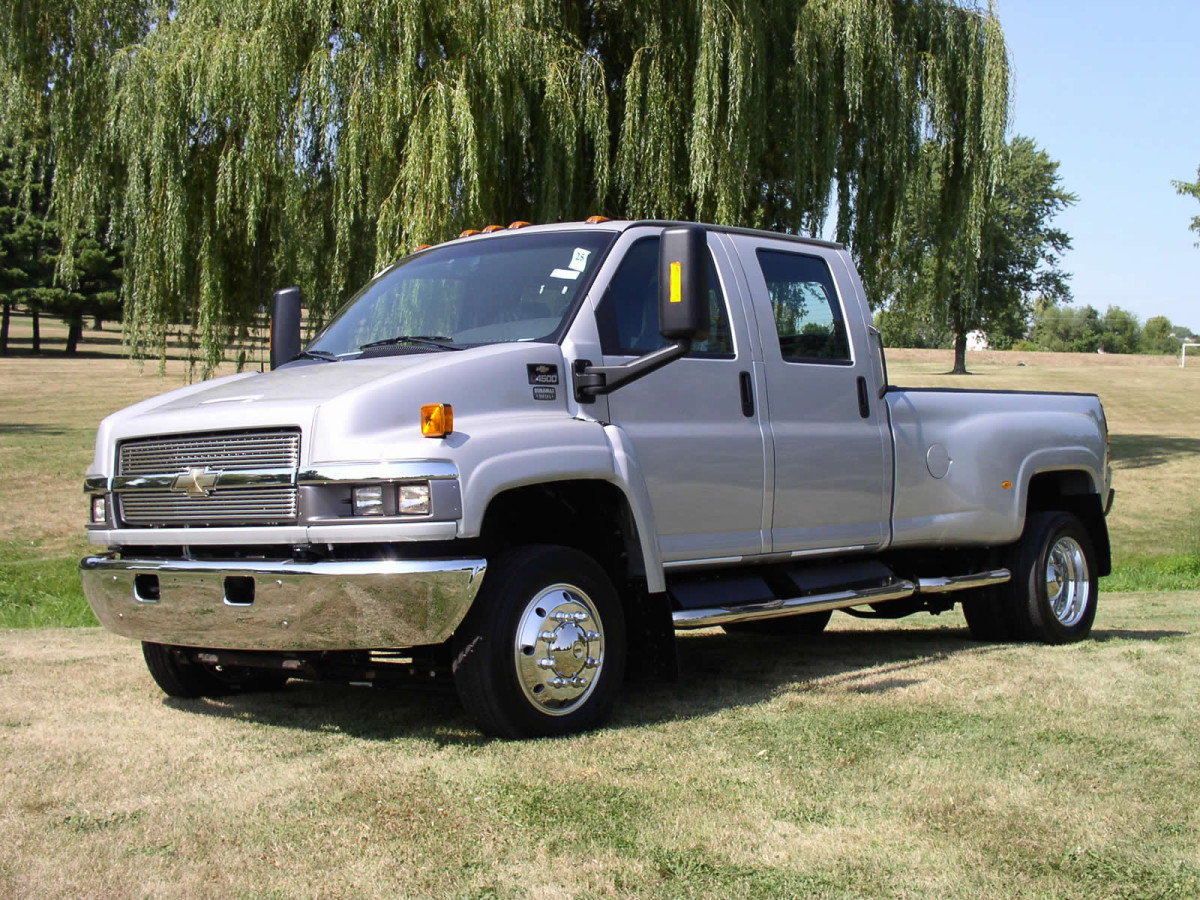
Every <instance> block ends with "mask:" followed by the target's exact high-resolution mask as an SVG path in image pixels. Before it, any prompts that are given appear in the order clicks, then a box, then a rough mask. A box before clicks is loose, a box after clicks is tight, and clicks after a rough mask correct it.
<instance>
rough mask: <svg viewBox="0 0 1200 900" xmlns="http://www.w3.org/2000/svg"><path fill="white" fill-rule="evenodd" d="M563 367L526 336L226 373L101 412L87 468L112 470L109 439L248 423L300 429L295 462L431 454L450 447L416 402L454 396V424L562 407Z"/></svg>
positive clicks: (553, 348)
mask: <svg viewBox="0 0 1200 900" xmlns="http://www.w3.org/2000/svg"><path fill="white" fill-rule="evenodd" d="M530 366H535V367H542V366H546V367H550V371H552V375H551V376H550V377H551V380H552V381H553V382H554V383H555V384H556V385H557V387H556V390H555V391H554V397H553V399H552V400H547V399H546V398H547V396H548V393H547V392H546V391H545V390H541V391H540V396H538V397H535V396H534V392H533V390H532V383H531V382H532V378H531V376H530V368H529V367H530ZM562 375H563V357H562V350H561V348H559V347H558V346H557V345H555V344H541V343H532V342H523V343H513V344H493V345H490V346H485V347H476V348H472V349H469V350H462V351H440V352H430V353H417V354H408V355H399V356H388V357H378V358H374V359H364V360H346V361H343V362H328V363H326V362H314V363H312V364H307V365H292V366H288V367H285V368H281V369H276V370H275V371H273V372H268V373H258V372H247V373H241V374H238V375H230V376H227V377H224V378H217V379H213V380H212V381H207V382H202V383H200V384H195V385H189V386H188V387H184V388H180V389H178V390H175V391H170V392H169V393H166V394H162V395H160V396H158V397H152V398H150V399H149V400H145V401H143V402H141V403H138V404H135V405H134V406H131V407H128V408H127V409H123V410H121V411H119V412H117V413H114V414H113V415H111V416H109V417H108V418H106V419H105V420H104V421H103V422H101V423H100V429H99V432H98V434H97V438H96V455H95V458H94V459H93V463H92V466H91V468H90V469H89V474H92V475H111V474H114V472H113V469H114V464H115V463H114V460H113V458H112V454H113V448H115V446H116V444H117V443H118V442H120V441H123V440H128V439H131V438H139V437H148V436H152V435H176V434H197V433H203V432H214V431H238V430H246V429H272V428H299V429H300V430H301V431H302V433H303V438H302V440H301V464H302V465H311V464H316V463H328V462H351V461H362V460H372V461H378V460H388V459H391V460H395V459H411V458H430V457H431V456H432V455H439V453H438V451H440V450H444V449H447V448H446V446H445V443H444V442H438V441H432V440H430V439H428V438H423V437H422V436H421V434H420V424H419V423H420V407H421V406H422V405H423V404H427V403H449V404H451V405H453V406H454V412H455V430H456V431H460V430H462V429H463V428H464V427H465V426H468V425H469V424H470V422H471V420H472V418H473V417H474V416H495V415H506V414H507V415H512V414H523V415H533V416H544V415H551V414H553V415H563V414H564V413H565V412H566V397H565V386H564V383H565V378H563V377H562ZM548 384H549V382H547V381H542V382H541V386H542V387H545V386H547V385H548ZM318 421H319V422H320V425H319V427H318Z"/></svg>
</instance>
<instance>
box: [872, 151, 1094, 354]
mask: <svg viewBox="0 0 1200 900" xmlns="http://www.w3.org/2000/svg"><path fill="white" fill-rule="evenodd" d="M940 194H941V192H940V190H939V189H938V187H937V176H936V174H935V175H934V176H933V177H932V178H931V179H930V180H929V181H926V182H916V183H915V184H914V185H913V187H912V188H911V189H910V192H909V195H908V203H907V208H906V212H905V216H904V218H903V226H902V230H903V231H904V234H903V236H902V237H901V240H900V242H899V245H900V249H899V250H898V252H897V254H896V256H894V257H893V258H892V261H891V268H892V272H891V274H892V288H893V293H892V296H891V302H890V303H889V309H888V313H889V317H891V316H894V317H895V319H894V320H893V321H895V322H896V323H899V322H905V323H906V325H905V327H906V328H907V329H908V330H909V331H910V332H911V331H912V330H913V329H914V328H923V329H924V330H925V331H926V332H929V331H935V332H936V331H937V330H939V329H940V330H942V331H948V332H949V333H950V334H952V335H953V339H954V372H955V373H958V374H964V373H965V372H966V371H967V368H966V349H967V335H968V334H969V333H970V332H972V331H975V330H982V331H984V332H985V333H986V334H987V336H988V341H989V343H990V344H992V345H993V346H997V347H1008V346H1011V345H1012V343H1013V341H1015V340H1017V339H1020V338H1021V337H1023V336H1024V334H1025V332H1026V330H1027V329H1028V327H1029V318H1030V316H1031V314H1032V313H1033V307H1034V302H1035V301H1038V302H1040V303H1042V304H1043V305H1053V304H1056V303H1060V302H1065V301H1069V300H1070V297H1071V291H1070V288H1069V286H1068V284H1067V280H1068V278H1069V277H1070V276H1069V275H1068V273H1066V272H1064V271H1063V270H1062V269H1061V268H1060V266H1059V263H1060V260H1061V256H1062V254H1063V252H1064V251H1066V250H1067V249H1069V248H1070V246H1071V239H1070V237H1069V236H1068V235H1067V233H1066V232H1065V231H1063V230H1062V229H1059V228H1055V227H1053V226H1052V225H1051V220H1052V219H1053V218H1054V217H1055V216H1056V215H1057V214H1058V213H1059V212H1060V211H1061V210H1063V209H1064V208H1066V207H1067V206H1069V205H1071V204H1073V203H1074V202H1075V201H1076V197H1075V195H1074V194H1072V193H1069V192H1067V191H1065V190H1063V188H1062V185H1061V179H1060V177H1059V174H1058V162H1056V161H1055V160H1053V159H1051V158H1050V156H1049V155H1048V154H1047V153H1046V152H1045V151H1044V150H1041V149H1039V148H1038V147H1037V145H1036V144H1034V142H1033V141H1032V140H1031V139H1029V138H1027V137H1022V136H1020V135H1018V136H1016V137H1014V138H1013V139H1012V141H1011V142H1010V143H1009V145H1008V153H1007V155H1006V157H1005V159H1004V164H1003V166H1002V168H1001V173H1000V179H999V181H998V183H997V184H996V187H995V189H994V190H993V191H992V192H991V193H990V196H989V197H988V200H987V203H986V204H985V206H984V218H983V224H982V229H981V241H980V245H979V247H978V250H976V248H975V247H973V246H972V245H971V244H969V243H968V242H965V241H960V242H958V243H956V244H955V251H956V252H955V253H953V254H952V255H950V256H949V258H947V256H946V255H945V253H944V252H943V249H942V248H941V247H939V246H937V244H936V242H937V240H938V238H937V229H936V226H935V224H934V223H935V222H936V220H937V217H938V216H939V214H940V206H939V200H938V198H939V196H940ZM906 273H911V274H906Z"/></svg>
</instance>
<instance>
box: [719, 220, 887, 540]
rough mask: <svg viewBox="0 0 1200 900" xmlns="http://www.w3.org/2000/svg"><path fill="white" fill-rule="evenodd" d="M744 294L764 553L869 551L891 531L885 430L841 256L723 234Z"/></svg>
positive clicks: (863, 327) (862, 319)
mask: <svg viewBox="0 0 1200 900" xmlns="http://www.w3.org/2000/svg"><path fill="white" fill-rule="evenodd" d="M727 240H728V241H729V243H730V244H731V245H732V246H733V247H734V248H735V251H736V253H737V256H738V258H739V260H740V262H741V265H742V269H743V272H744V273H745V277H746V283H747V285H748V290H749V292H750V294H751V296H752V298H753V302H752V309H753V312H754V317H755V318H756V320H757V322H756V327H757V330H758V336H759V341H760V343H761V345H762V354H763V369H764V373H765V379H766V389H767V390H766V392H767V409H768V416H767V420H768V425H767V428H768V441H769V449H770V452H771V453H772V455H773V460H774V466H773V470H774V485H773V487H774V494H773V496H774V503H773V507H772V512H771V523H770V529H771V530H770V549H771V550H772V551H774V552H789V551H790V552H791V553H793V554H795V555H803V554H806V553H820V552H823V551H836V550H858V549H873V548H876V547H879V546H881V545H882V544H884V543H886V542H887V541H888V539H889V537H890V523H889V517H890V511H891V510H890V507H891V481H892V476H891V470H890V465H891V438H890V432H889V430H888V422H887V409H886V405H885V404H884V403H883V401H881V400H879V399H878V398H877V397H876V396H875V392H874V391H873V390H872V389H871V387H872V385H873V384H874V381H875V379H874V377H873V376H872V371H871V366H872V357H871V354H870V348H869V345H868V343H867V341H868V333H867V324H868V323H867V321H866V315H865V313H864V311H863V305H862V303H861V300H860V298H859V296H858V294H857V293H856V290H855V285H854V280H853V277H852V274H851V271H850V270H849V268H848V262H847V260H846V258H845V256H844V254H843V253H841V252H840V251H838V250H836V249H833V248H830V247H826V246H823V245H819V244H805V243H801V242H797V241H786V240H774V239H771V238H767V237H758V236H752V235H744V234H732V235H729V236H728V237H727Z"/></svg>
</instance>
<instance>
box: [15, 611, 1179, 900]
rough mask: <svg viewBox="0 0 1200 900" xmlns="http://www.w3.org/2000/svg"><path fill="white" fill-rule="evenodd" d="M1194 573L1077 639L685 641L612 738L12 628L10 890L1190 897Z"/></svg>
mask: <svg viewBox="0 0 1200 900" xmlns="http://www.w3.org/2000/svg"><path fill="white" fill-rule="evenodd" d="M1198 635H1200V593H1197V592H1190V593H1188V592H1181V593H1174V594H1137V595H1133V594H1123V595H1108V596H1106V597H1105V598H1104V599H1103V601H1102V605H1101V611H1100V616H1099V618H1098V620H1097V625H1096V632H1095V639H1094V640H1092V641H1088V642H1085V643H1082V644H1077V645H1072V646H1068V647H1043V646H1021V645H989V644H978V643H975V642H972V641H970V640H968V639H967V636H966V632H965V628H964V625H963V622H962V620H961V618H960V617H958V616H957V615H956V614H953V613H951V614H945V615H943V616H941V617H940V618H937V619H933V618H930V617H916V618H912V619H907V620H904V621H903V622H900V623H893V622H887V623H880V622H862V621H859V620H854V619H851V618H849V617H847V616H844V615H840V614H839V615H836V616H835V617H834V620H833V623H832V625H831V630H830V631H829V632H828V633H827V634H826V635H824V636H821V637H816V638H806V639H793V640H767V639H763V638H761V637H752V636H748V635H734V636H727V635H724V634H722V633H721V632H720V631H718V630H711V631H704V632H698V633H691V634H688V635H686V636H684V637H682V638H681V655H682V665H683V679H682V680H681V681H680V682H679V683H677V684H670V685H669V684H657V685H631V686H630V688H629V690H628V691H627V699H626V700H624V701H623V702H622V703H621V705H620V706H619V707H618V710H617V713H616V718H615V721H614V723H613V725H612V727H611V728H609V729H608V730H605V731H602V732H599V733H596V734H591V735H584V736H579V737H572V738H566V739H560V740H543V741H529V742H499V741H488V740H485V739H483V738H481V737H480V736H479V735H478V733H477V732H476V731H475V730H474V729H473V728H472V727H471V725H470V723H469V721H467V720H466V719H465V717H464V716H463V715H462V714H461V713H460V712H459V710H458V708H457V705H456V703H455V702H454V701H453V697H452V695H448V694H443V693H437V692H436V691H435V692H428V693H421V694H407V693H388V692H382V691H371V690H366V689H355V688H349V687H339V686H330V685H308V684H303V683H297V682H293V683H291V684H289V686H288V687H287V688H286V689H284V690H283V691H282V692H280V693H278V694H272V695H260V696H246V697H238V698H233V699H229V700H224V701H186V702H185V701H171V700H167V699H165V698H164V697H163V696H162V695H161V694H160V693H159V692H158V690H157V688H155V686H154V685H153V683H152V682H151V680H150V678H149V676H148V674H147V673H146V672H145V670H144V667H143V665H142V662H141V659H140V653H139V652H138V648H137V645H136V644H134V643H132V642H129V641H125V640H122V639H120V638H116V637H113V636H111V635H108V634H105V633H103V632H100V631H99V630H93V629H74V630H69V631H52V630H47V631H25V632H15V631H13V632H7V633H0V846H4V847H5V852H4V856H3V862H2V863H0V895H10V896H28V895H31V894H36V895H38V896H50V897H74V896H79V895H81V894H89V895H92V896H195V895H197V894H201V893H204V894H209V895H220V896H264V895H266V896H286V897H325V896H364V897H373V896H388V897H393V896H413V897H417V896H422V897H423V896H466V897H484V896H496V897H527V896H533V897H625V896H649V897H680V896H692V897H718V896H719V897H727V896H729V895H731V894H736V895H739V896H745V897H771V898H776V897H781V896H825V897H883V896H891V897H950V896H954V897H1005V898H1007V897H1012V896H1021V895H1024V896H1060V897H1089V898H1091V897H1111V898H1117V897H1139V898H1140V897H1181V898H1182V897H1193V896H1196V895H1197V894H1198V893H1200V853H1198V852H1197V848H1198V847H1200V814H1197V812H1196V802H1195V798H1196V797H1197V796H1200V771H1198V770H1197V767H1196V765H1195V760H1196V759H1197V758H1200V710H1198V708H1197V706H1196V704H1195V697H1196V696H1197V693H1198V691H1200V636H1198Z"/></svg>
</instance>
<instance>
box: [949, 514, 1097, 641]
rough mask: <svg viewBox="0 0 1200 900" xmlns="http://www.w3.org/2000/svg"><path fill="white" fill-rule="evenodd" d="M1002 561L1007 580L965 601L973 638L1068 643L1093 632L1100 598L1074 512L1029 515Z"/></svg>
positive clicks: (1092, 558) (1091, 556)
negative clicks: (1007, 569)
mask: <svg viewBox="0 0 1200 900" xmlns="http://www.w3.org/2000/svg"><path fill="white" fill-rule="evenodd" d="M1006 563H1007V565H1008V568H1009V570H1010V571H1011V572H1012V580H1011V581H1009V582H1008V583H1007V584H1002V585H998V586H996V587H995V588H989V589H987V590H986V591H985V592H984V593H982V594H981V595H980V596H979V597H977V598H973V599H969V600H964V601H963V613H964V615H965V616H966V619H967V625H968V626H969V627H970V629H971V636H972V637H974V638H976V639H977V640H987V641H1003V640H1018V641H1040V642H1041V643H1043V644H1069V643H1073V642H1075V641H1081V640H1083V639H1084V638H1086V637H1087V636H1088V635H1089V634H1090V633H1091V630H1092V623H1093V622H1094V621H1095V619H1096V604H1097V600H1098V598H1099V584H1098V581H1097V575H1096V551H1095V549H1094V548H1093V547H1092V540H1091V538H1090V537H1089V536H1088V533H1087V529H1086V528H1084V526H1083V523H1082V522H1080V521H1079V519H1078V518H1077V517H1076V516H1074V515H1072V514H1071V513H1068V512H1063V511H1050V512H1035V513H1031V514H1030V515H1029V517H1028V518H1027V519H1026V520H1025V531H1024V532H1023V533H1022V535H1021V539H1020V540H1019V541H1017V543H1016V544H1014V545H1013V547H1012V548H1011V549H1010V551H1009V553H1008V557H1007V560H1006Z"/></svg>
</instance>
